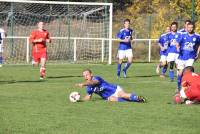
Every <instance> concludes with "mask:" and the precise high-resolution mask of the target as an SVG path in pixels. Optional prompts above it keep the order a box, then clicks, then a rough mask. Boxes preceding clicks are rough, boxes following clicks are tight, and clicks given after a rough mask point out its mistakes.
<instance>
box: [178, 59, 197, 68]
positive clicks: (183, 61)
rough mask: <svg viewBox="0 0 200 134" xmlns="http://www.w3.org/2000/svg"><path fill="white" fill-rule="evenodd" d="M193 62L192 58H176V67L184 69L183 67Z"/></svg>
mask: <svg viewBox="0 0 200 134" xmlns="http://www.w3.org/2000/svg"><path fill="white" fill-rule="evenodd" d="M193 63H194V59H188V60H180V59H178V62H177V69H184V68H185V67H188V66H192V65H193Z"/></svg>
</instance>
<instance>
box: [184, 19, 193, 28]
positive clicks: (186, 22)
mask: <svg viewBox="0 0 200 134" xmlns="http://www.w3.org/2000/svg"><path fill="white" fill-rule="evenodd" d="M191 22H192V21H191V20H185V23H184V27H185V29H187V25H188V23H191Z"/></svg>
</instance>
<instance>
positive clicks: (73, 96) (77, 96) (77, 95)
mask: <svg viewBox="0 0 200 134" xmlns="http://www.w3.org/2000/svg"><path fill="white" fill-rule="evenodd" d="M80 98H81V95H80V93H79V92H71V93H70V95H69V100H70V101H71V102H77V101H79V100H80Z"/></svg>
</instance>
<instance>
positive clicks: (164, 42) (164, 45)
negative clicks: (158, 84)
mask: <svg viewBox="0 0 200 134" xmlns="http://www.w3.org/2000/svg"><path fill="white" fill-rule="evenodd" d="M169 32H170V27H169V26H168V27H166V30H165V33H164V34H162V35H161V36H160V38H159V40H158V45H159V47H160V63H159V64H158V65H157V68H156V73H157V74H159V73H160V69H161V68H162V73H161V75H160V77H165V73H166V71H167V67H168V65H167V54H168V53H167V49H168V45H169V39H168V33H169Z"/></svg>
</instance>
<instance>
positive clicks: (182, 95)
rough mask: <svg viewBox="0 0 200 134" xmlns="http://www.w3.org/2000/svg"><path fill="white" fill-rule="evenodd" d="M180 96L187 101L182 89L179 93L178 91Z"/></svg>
mask: <svg viewBox="0 0 200 134" xmlns="http://www.w3.org/2000/svg"><path fill="white" fill-rule="evenodd" d="M180 96H181V98H183V99H187V96H186V94H185V91H184V90H183V89H181V91H180Z"/></svg>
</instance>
